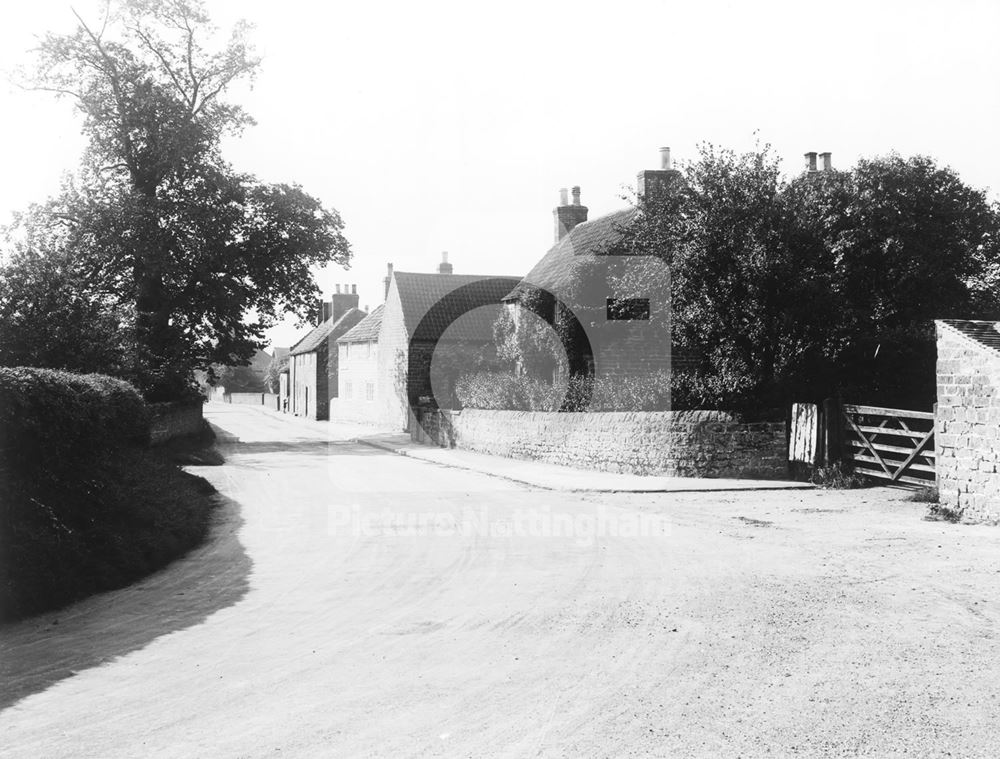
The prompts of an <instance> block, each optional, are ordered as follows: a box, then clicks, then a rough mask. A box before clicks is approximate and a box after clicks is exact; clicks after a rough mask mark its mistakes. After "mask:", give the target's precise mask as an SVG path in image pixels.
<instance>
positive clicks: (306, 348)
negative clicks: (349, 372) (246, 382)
mask: <svg viewBox="0 0 1000 759" xmlns="http://www.w3.org/2000/svg"><path fill="white" fill-rule="evenodd" d="M357 306H358V292H357V287H356V286H354V285H352V286H351V289H350V291H348V288H347V285H344V292H341V291H340V285H337V290H336V292H335V293H334V294H333V296H332V298H331V300H330V301H327V302H323V303H321V304H320V314H319V323H318V324H317V325H316V327H314V328H313V329H312V330H311V331H310V332H309V333H308V334H307V335H306V336H305V337H303V338H302V339H301V340H299V341H298V342H297V343H296V344H295V345H293V346H292V348H291V350H290V351H289V363H288V404H287V410H288V411H289V412H290V413H292V414H295V415H296V416H302V417H305V418H307V419H329V418H330V416H329V414H330V399H331V398H336V397H337V394H338V366H337V360H338V353H337V349H336V346H337V338H339V337H341V336H342V335H344V334H345V333H346V332H347V331H348V330H350V329H351V328H352V327H353V326H354V325H355V324H357V323H358V322H360V321H361V320H362V319H363V318H364V317H365V312H364V311H361V310H360V309H359V308H358V307H357Z"/></svg>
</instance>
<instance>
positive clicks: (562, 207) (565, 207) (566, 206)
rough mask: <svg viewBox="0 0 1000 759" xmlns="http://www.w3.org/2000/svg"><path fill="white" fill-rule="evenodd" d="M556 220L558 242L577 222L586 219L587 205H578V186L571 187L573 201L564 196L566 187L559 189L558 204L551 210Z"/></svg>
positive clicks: (580, 222)
mask: <svg viewBox="0 0 1000 759" xmlns="http://www.w3.org/2000/svg"><path fill="white" fill-rule="evenodd" d="M552 215H553V216H554V217H555V220H556V242H559V241H560V240H561V239H563V238H564V237H565V236H566V235H568V234H569V233H570V231H571V230H572V229H573V227H575V226H576V225H577V224H582V223H583V222H585V221H586V220H587V206H582V205H580V188H579V187H574V188H573V203H572V204H570V203H569V201H568V199H567V197H566V188H563V189H561V190H559V205H558V206H556V207H555V208H554V209H553V210H552Z"/></svg>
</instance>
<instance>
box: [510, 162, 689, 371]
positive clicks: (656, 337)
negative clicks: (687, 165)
mask: <svg viewBox="0 0 1000 759" xmlns="http://www.w3.org/2000/svg"><path fill="white" fill-rule="evenodd" d="M661 162H662V166H661V168H660V169H657V170H647V171H642V172H640V173H639V176H638V194H639V195H640V196H642V195H645V194H646V193H647V192H651V191H653V190H654V188H657V187H660V186H663V185H664V184H665V183H667V182H673V181H677V179H678V178H679V176H680V174H679V172H677V171H676V170H674V169H672V168H671V166H670V151H669V148H662V149H661ZM636 213H638V211H637V210H636V209H635V208H626V209H621V210H618V211H614V212H612V213H609V214H606V215H604V216H601V217H599V218H597V219H593V220H588V218H587V216H588V209H587V207H586V206H584V205H581V204H580V188H579V187H574V188H573V190H572V201H570V200H569V198H568V194H567V191H566V190H562V191H561V192H560V203H559V205H558V206H557V207H556V208H555V209H554V210H553V216H554V217H555V244H554V245H553V246H552V247H551V248H549V250H548V252H547V253H546V254H545V255H544V256H543V257H542V258H541V260H539V262H538V263H537V264H536V265H535V266H534V267H533V268H532V269H531V271H530V272H528V274H527V275H526V276H525V277H524V279H523V280H521V282H519V283H518V285H517V287H515V288H514V289H513V290H512V291H511V292H509V293H508V294H507V295H506V296H505V297H504V303H505V305H506V306H507V308H508V309H509V312H510V314H511V317H512V319H513V322H514V324H515V328H516V325H519V324H521V323H522V320H523V318H524V314H525V312H526V311H530V312H531V313H533V314H535V315H536V316H538V317H540V318H541V319H543V320H544V321H545V322H547V323H548V324H550V325H552V326H553V327H554V328H555V329H556V332H557V333H558V334H560V336H561V337H562V341H563V348H564V349H565V351H566V367H565V368H567V369H568V370H569V372H570V374H574V375H575V374H593V375H596V376H598V377H626V376H637V375H645V374H648V373H651V372H656V371H660V370H669V368H670V366H671V359H672V356H671V344H670V330H669V310H668V302H667V298H668V297H669V293H668V290H667V285H666V283H667V281H668V277H669V274H668V272H667V271H666V268H665V266H664V265H663V264H662V263H660V262H659V261H653V260H652V259H649V258H642V259H634V258H633V259H631V260H630V259H629V258H628V257H627V256H628V251H626V250H625V249H624V248H623V229H624V227H625V226H626V225H628V223H629V222H631V221H632V220H633V219H634V218H635V215H636ZM637 261H638V262H642V263H641V264H640V265H643V266H646V267H647V268H648V267H655V268H654V269H650V272H651V276H647V277H646V279H647V280H648V281H649V282H650V284H649V285H648V286H645V287H644V288H643V287H640V288H639V289H640V290H642V291H641V292H639V291H636V289H635V287H634V286H633V288H632V289H630V290H629V291H628V292H619V291H618V290H619V289H620V286H619V285H616V284H615V282H616V279H615V275H616V274H620V273H622V272H623V271H624V270H625V267H627V266H629V265H633V264H635V262H637Z"/></svg>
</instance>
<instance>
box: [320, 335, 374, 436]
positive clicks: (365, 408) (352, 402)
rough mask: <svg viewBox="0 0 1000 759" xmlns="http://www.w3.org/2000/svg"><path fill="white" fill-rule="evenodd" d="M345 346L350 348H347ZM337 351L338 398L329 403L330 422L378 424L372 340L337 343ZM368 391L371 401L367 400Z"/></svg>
mask: <svg viewBox="0 0 1000 759" xmlns="http://www.w3.org/2000/svg"><path fill="white" fill-rule="evenodd" d="M348 346H350V347H349V348H348ZM337 347H338V354H339V364H338V383H339V385H338V397H336V398H333V399H331V400H330V418H331V419H343V420H347V421H354V422H369V423H375V422H377V421H378V409H379V406H378V381H379V375H378V353H379V345H378V342H377V341H375V340H371V341H368V342H360V343H341V344H340V345H338V346H337ZM369 389H370V390H371V395H372V398H371V399H369V398H368V395H369Z"/></svg>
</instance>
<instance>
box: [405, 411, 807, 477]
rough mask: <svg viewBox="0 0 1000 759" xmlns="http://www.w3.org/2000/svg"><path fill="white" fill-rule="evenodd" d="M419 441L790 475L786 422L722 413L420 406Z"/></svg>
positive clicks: (600, 462) (707, 471)
mask: <svg viewBox="0 0 1000 759" xmlns="http://www.w3.org/2000/svg"><path fill="white" fill-rule="evenodd" d="M421 420H422V424H421V425H420V426H419V428H417V426H416V425H414V427H415V429H414V430H412V437H413V438H414V439H416V440H419V441H421V442H429V443H438V444H443V445H448V446H452V447H457V448H464V449H467V450H472V451H479V452H481V453H489V454H493V455H498V456H507V457H509V458H520V459H532V460H537V461H544V462H547V463H551V464H562V465H564V466H571V467H577V468H583V469H596V470H600V471H605V472H624V473H630V474H659V475H670V476H684V477H755V478H757V477H759V478H781V477H785V476H786V475H787V465H788V443H787V438H786V432H785V423H784V422H757V423H749V422H741V421H739V420H738V419H736V418H735V417H734V416H733V415H731V414H728V413H725V412H721V411H651V412H601V413H558V412H536V411H482V410H474V409H466V410H464V411H430V410H427V411H422V412H421Z"/></svg>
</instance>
